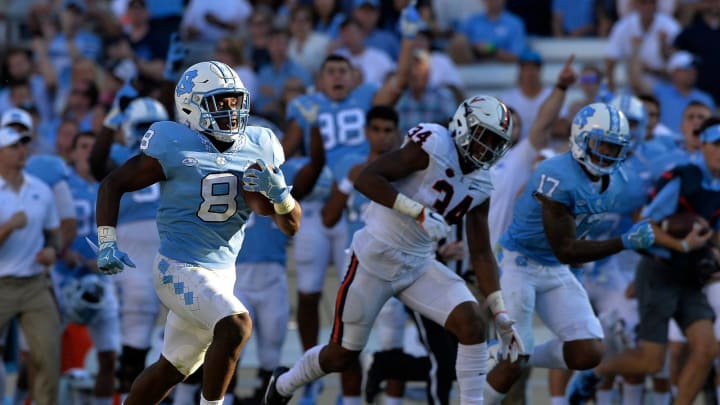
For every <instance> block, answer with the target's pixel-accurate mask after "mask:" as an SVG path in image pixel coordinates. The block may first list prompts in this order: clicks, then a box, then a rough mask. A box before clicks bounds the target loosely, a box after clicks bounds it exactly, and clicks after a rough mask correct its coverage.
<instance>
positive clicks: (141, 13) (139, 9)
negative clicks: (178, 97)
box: [125, 0, 171, 80]
mask: <svg viewBox="0 0 720 405" xmlns="http://www.w3.org/2000/svg"><path fill="white" fill-rule="evenodd" d="M127 21H128V22H127V24H126V25H125V33H126V34H127V35H128V37H129V38H130V47H131V48H132V50H133V53H134V55H135V63H136V64H137V67H138V71H139V72H140V74H142V75H145V76H147V77H151V78H153V79H156V80H161V79H162V72H163V68H164V66H165V56H166V54H167V50H168V44H169V41H170V39H169V37H170V33H171V32H168V31H162V30H160V29H158V28H157V27H154V26H152V25H151V24H150V13H149V11H148V9H147V6H146V3H145V0H130V2H129V3H128V9H127Z"/></svg>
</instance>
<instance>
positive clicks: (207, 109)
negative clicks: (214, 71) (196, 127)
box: [200, 89, 250, 136]
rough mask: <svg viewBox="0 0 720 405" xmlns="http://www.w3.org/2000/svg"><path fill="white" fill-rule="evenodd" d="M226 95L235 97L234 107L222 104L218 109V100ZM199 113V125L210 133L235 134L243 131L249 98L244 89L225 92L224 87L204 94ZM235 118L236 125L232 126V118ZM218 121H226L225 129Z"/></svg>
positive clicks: (248, 107)
mask: <svg viewBox="0 0 720 405" xmlns="http://www.w3.org/2000/svg"><path fill="white" fill-rule="evenodd" d="M227 97H237V98H238V100H237V105H236V107H235V108H230V107H229V106H222V107H221V108H222V109H218V105H219V104H220V103H219V100H221V99H224V98H227ZM200 109H201V111H202V112H201V114H200V127H201V128H202V129H203V130H205V131H208V132H210V133H212V134H218V135H227V136H235V135H240V134H242V133H244V132H245V127H246V126H247V120H248V115H249V113H250V98H249V97H248V93H247V92H246V91H240V92H227V91H226V90H225V89H220V90H219V91H215V92H211V93H208V94H206V95H205V96H204V97H203V99H202V106H201V108H200ZM233 119H236V120H237V126H236V127H235V128H233V127H232V120H233ZM219 123H227V129H222V128H221V127H220V125H219Z"/></svg>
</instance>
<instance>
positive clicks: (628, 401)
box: [622, 382, 645, 405]
mask: <svg viewBox="0 0 720 405" xmlns="http://www.w3.org/2000/svg"><path fill="white" fill-rule="evenodd" d="M644 389H645V385H644V384H628V383H627V382H624V383H623V390H622V391H623V395H622V403H623V405H641V404H642V403H643V402H642V399H643V390H644Z"/></svg>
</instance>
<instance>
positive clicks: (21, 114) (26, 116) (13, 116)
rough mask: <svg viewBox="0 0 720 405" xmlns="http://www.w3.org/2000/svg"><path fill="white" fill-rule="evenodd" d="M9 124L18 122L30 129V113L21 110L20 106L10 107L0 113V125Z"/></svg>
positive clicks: (31, 127)
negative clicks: (0, 116) (0, 114)
mask: <svg viewBox="0 0 720 405" xmlns="http://www.w3.org/2000/svg"><path fill="white" fill-rule="evenodd" d="M10 124H20V125H22V126H24V127H25V128H27V129H28V131H32V129H33V122H32V117H31V116H30V113H29V112H27V111H25V110H23V109H22V108H11V109H9V110H7V111H5V112H4V113H3V114H2V118H1V119H0V127H2V128H5V127H6V126H8V125H10Z"/></svg>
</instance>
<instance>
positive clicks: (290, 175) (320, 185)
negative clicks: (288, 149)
mask: <svg viewBox="0 0 720 405" xmlns="http://www.w3.org/2000/svg"><path fill="white" fill-rule="evenodd" d="M309 161H310V158H309V157H305V156H300V157H298V156H295V157H291V158H290V159H288V160H286V161H285V163H283V165H282V166H281V167H280V168H281V169H282V171H283V174H284V175H285V182H286V183H287V184H289V185H291V184H293V182H294V181H295V176H296V175H297V173H298V171H300V169H301V168H302V167H303V166H305V164H306V163H307V162H309ZM332 183H333V175H332V172H331V171H330V169H328V167H327V166H325V167H323V170H322V172H320V176H319V177H318V179H317V181H316V182H315V187H313V189H312V191H311V192H310V194H308V195H306V196H305V197H303V198H302V200H301V201H325V200H327V198H328V197H329V196H330V190H331V188H332Z"/></svg>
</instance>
